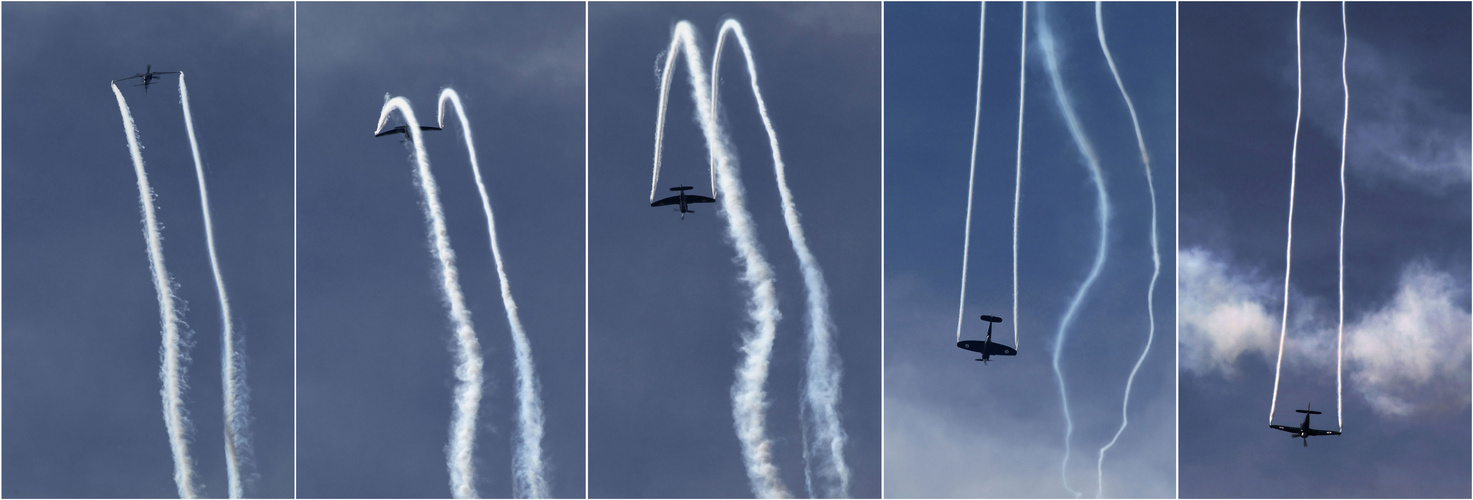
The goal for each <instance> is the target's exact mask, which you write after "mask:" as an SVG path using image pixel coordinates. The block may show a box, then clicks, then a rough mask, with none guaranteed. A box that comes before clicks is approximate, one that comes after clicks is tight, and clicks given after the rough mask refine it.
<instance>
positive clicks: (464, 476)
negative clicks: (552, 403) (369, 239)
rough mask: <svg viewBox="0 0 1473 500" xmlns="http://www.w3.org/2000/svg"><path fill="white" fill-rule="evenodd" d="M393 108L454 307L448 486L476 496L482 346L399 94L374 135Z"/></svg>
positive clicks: (409, 112)
mask: <svg viewBox="0 0 1473 500" xmlns="http://www.w3.org/2000/svg"><path fill="white" fill-rule="evenodd" d="M395 109H397V110H399V113H400V114H401V115H403V116H404V123H405V126H406V128H408V131H409V134H410V143H412V144H413V145H414V161H415V165H416V167H417V171H418V173H419V183H418V184H419V187H420V189H421V193H420V194H421V195H423V196H424V203H425V219H426V220H427V222H428V223H429V225H430V228H429V229H430V231H429V233H430V243H431V244H432V245H433V246H434V249H435V251H434V253H435V258H436V259H437V260H438V261H439V264H440V266H439V267H440V269H439V270H440V290H441V291H443V292H444V293H445V302H446V304H447V305H449V306H450V320H451V321H452V322H453V323H454V324H455V340H456V351H455V363H456V366H455V378H456V379H458V380H459V381H460V383H459V384H457V385H456V386H455V415H454V416H453V417H451V419H452V422H451V429H450V444H449V445H448V446H446V455H447V457H446V458H447V462H448V463H447V465H448V466H449V468H450V490H451V493H452V494H454V495H455V497H456V498H475V497H476V477H475V475H476V470H475V466H474V465H473V464H472V457H473V455H474V453H475V448H476V414H477V412H478V411H479V410H480V405H481V365H482V361H481V345H480V342H479V341H478V340H477V339H476V332H475V330H474V329H473V328H472V326H471V313H470V311H469V310H467V309H466V307H465V296H464V295H463V294H461V292H460V272H459V271H457V270H456V268H455V250H453V249H451V248H450V234H449V232H448V231H447V230H446V228H445V213H444V210H443V209H441V207H440V190H439V188H438V187H436V185H435V177H434V176H433V175H431V174H430V160H429V157H427V156H425V149H424V144H423V141H421V138H422V137H421V133H420V130H419V120H416V119H415V118H414V110H413V109H410V107H409V101H408V100H406V99H404V98H403V97H395V98H393V99H389V101H388V102H386V103H384V107H383V110H382V111H380V112H379V119H378V128H377V129H375V130H374V133H375V134H377V133H378V132H379V131H382V130H383V128H384V123H386V122H387V121H388V120H389V113H390V112H392V111H394V110H395Z"/></svg>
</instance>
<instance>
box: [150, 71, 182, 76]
mask: <svg viewBox="0 0 1473 500" xmlns="http://www.w3.org/2000/svg"><path fill="white" fill-rule="evenodd" d="M153 74H155V75H177V74H179V72H178V71H155V72H153Z"/></svg>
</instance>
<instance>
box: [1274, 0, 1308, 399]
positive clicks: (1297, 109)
mask: <svg viewBox="0 0 1473 500" xmlns="http://www.w3.org/2000/svg"><path fill="white" fill-rule="evenodd" d="M1302 8H1303V5H1301V3H1300V2H1295V3H1294V92H1295V93H1294V149H1293V152H1292V154H1291V155H1290V156H1289V231H1288V232H1289V237H1288V241H1287V242H1286V243H1285V244H1284V313H1283V314H1281V315H1280V318H1281V319H1282V323H1281V324H1280V326H1279V357H1278V360H1277V361H1275V362H1274V397H1273V400H1272V401H1271V402H1270V403H1269V406H1268V423H1269V424H1273V423H1274V409H1275V408H1277V407H1278V405H1279V375H1280V374H1281V373H1282V368H1283V366H1284V337H1285V336H1286V334H1287V333H1288V331H1289V269H1290V266H1291V265H1292V264H1293V263H1294V259H1293V258H1292V257H1293V255H1294V254H1293V251H1292V250H1293V249H1294V180H1295V179H1294V178H1295V176H1296V175H1297V171H1298V168H1299V118H1300V115H1301V113H1302V111H1303V97H1304V81H1303V79H1304V66H1303V62H1302V61H1301V60H1300V59H1301V54H1300V52H1301V50H1300V46H1299V45H1300V41H1299V13H1300V10H1301V9H1302Z"/></svg>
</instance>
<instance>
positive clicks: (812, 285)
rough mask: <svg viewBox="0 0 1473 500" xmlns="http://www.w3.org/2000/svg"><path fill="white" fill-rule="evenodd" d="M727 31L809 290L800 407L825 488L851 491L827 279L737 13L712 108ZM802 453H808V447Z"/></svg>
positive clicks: (727, 27) (714, 70)
mask: <svg viewBox="0 0 1473 500" xmlns="http://www.w3.org/2000/svg"><path fill="white" fill-rule="evenodd" d="M727 33H733V34H735V35H736V39H737V42H738V44H740V45H741V48H742V56H743V57H744V58H745V62H746V65H747V77H748V81H749V82H750V83H751V87H752V96H753V97H754V98H755V99H756V101H757V111H758V114H760V115H761V116H762V126H763V127H764V128H766V129H767V142H768V146H769V147H770V149H771V150H772V166H773V170H774V173H775V176H776V177H777V188H778V194H779V195H780V196H781V198H782V209H783V221H784V223H786V225H787V229H788V240H789V241H791V242H792V245H793V252H794V253H796V254H798V267H799V268H800V269H801V270H802V272H803V287H804V288H805V289H807V292H808V293H807V307H808V318H807V319H808V321H807V324H806V326H807V331H808V363H807V365H806V367H805V368H806V374H805V377H804V384H803V406H802V409H803V410H802V413H803V415H804V416H807V417H811V419H807V420H808V421H807V422H806V423H805V424H806V425H809V426H811V427H813V430H814V433H815V434H816V435H817V438H818V439H817V441H816V442H815V443H814V444H813V447H814V448H816V449H817V450H818V456H819V457H822V458H823V460H821V461H822V462H826V463H827V465H828V468H826V469H825V470H824V472H823V474H822V475H823V476H824V477H825V478H826V479H828V480H829V481H830V482H831V483H833V484H831V485H830V486H828V487H827V488H826V491H825V494H826V495H828V496H830V497H848V496H849V475H850V474H849V466H848V464H846V463H845V462H844V442H845V441H846V440H847V438H848V437H847V436H846V435H845V433H844V428H843V425H842V424H841V423H840V422H839V420H840V417H839V409H838V405H839V397H840V385H841V384H840V379H841V376H842V374H841V372H842V370H841V369H840V367H839V355H838V353H837V352H835V351H834V340H833V328H834V325H833V322H832V321H830V319H829V290H828V285H827V284H826V283H825V282H824V278H823V270H822V269H821V268H819V265H818V259H816V258H814V256H813V252H811V251H809V249H808V238H807V236H806V235H805V234H804V232H803V224H802V223H801V222H799V220H798V209H797V206H796V205H795V204H794V202H793V192H792V191H791V190H789V188H788V177H787V170H786V167H785V165H784V164H783V159H782V153H781V150H780V148H779V147H778V142H777V130H775V129H774V128H773V126H772V119H771V117H769V116H768V114H767V103H766V102H765V101H763V100H762V90H761V88H759V87H758V86H757V65H756V62H755V61H754V60H753V57H752V48H751V46H750V45H748V43H747V36H746V34H745V33H744V32H743V31H742V25H741V23H739V22H737V21H736V20H735V19H727V20H726V21H725V22H723V23H722V24H721V34H720V36H718V37H717V40H716V51H715V55H713V56H712V58H711V76H712V78H711V110H712V113H713V115H714V113H715V110H716V95H717V93H716V88H717V86H716V84H717V83H718V82H719V81H720V80H719V76H720V73H719V70H720V67H721V49H722V47H723V46H724V45H725V43H726V35H727ZM805 436H806V433H805ZM804 454H805V456H806V455H807V454H808V451H807V447H805V451H804ZM805 462H806V460H805ZM805 465H806V464H805Z"/></svg>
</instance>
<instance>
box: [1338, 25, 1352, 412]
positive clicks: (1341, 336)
mask: <svg viewBox="0 0 1473 500" xmlns="http://www.w3.org/2000/svg"><path fill="white" fill-rule="evenodd" d="M1340 33H1341V35H1342V37H1343V40H1342V42H1341V43H1342V45H1341V47H1340V85H1341V87H1343V88H1344V89H1345V118H1344V119H1343V120H1342V121H1341V122H1340V323H1339V326H1338V327H1337V328H1336V334H1335V421H1336V424H1337V425H1339V427H1340V431H1341V432H1344V431H1345V406H1344V402H1343V400H1344V398H1343V397H1342V394H1343V393H1342V387H1343V384H1342V382H1343V378H1344V377H1343V375H1342V372H1341V370H1340V365H1341V363H1340V362H1341V359H1342V357H1343V356H1344V345H1345V131H1346V127H1348V126H1349V125H1350V82H1349V81H1348V80H1346V79H1345V56H1346V55H1348V54H1349V53H1350V30H1349V28H1347V27H1346V26H1345V2H1344V0H1342V1H1341V2H1340Z"/></svg>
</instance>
